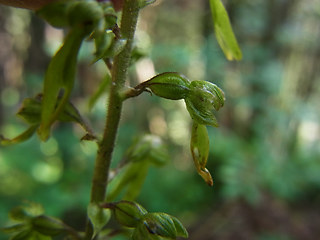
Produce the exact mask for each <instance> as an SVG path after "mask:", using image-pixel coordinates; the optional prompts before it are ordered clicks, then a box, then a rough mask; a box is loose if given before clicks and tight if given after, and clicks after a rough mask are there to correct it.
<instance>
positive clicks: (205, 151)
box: [190, 121, 213, 186]
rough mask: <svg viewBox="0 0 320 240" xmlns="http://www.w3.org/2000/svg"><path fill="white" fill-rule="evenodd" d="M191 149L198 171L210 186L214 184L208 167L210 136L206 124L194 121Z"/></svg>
mask: <svg viewBox="0 0 320 240" xmlns="http://www.w3.org/2000/svg"><path fill="white" fill-rule="evenodd" d="M190 149H191V153H192V158H193V162H194V165H195V167H196V169H197V172H198V173H199V174H200V176H201V177H202V178H203V179H204V180H205V181H206V183H207V184H208V185H209V186H212V185H213V180H212V177H211V175H210V172H209V171H208V170H207V169H206V164H207V160H208V156H209V136H208V132H207V128H206V126H205V125H202V124H198V123H197V122H195V121H194V122H193V125H192V132H191V142H190Z"/></svg>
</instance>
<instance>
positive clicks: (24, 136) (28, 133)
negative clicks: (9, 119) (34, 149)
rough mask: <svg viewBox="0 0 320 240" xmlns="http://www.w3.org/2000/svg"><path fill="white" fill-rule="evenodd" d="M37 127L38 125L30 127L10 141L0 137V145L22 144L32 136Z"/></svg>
mask: <svg viewBox="0 0 320 240" xmlns="http://www.w3.org/2000/svg"><path fill="white" fill-rule="evenodd" d="M38 127H39V125H32V126H30V127H29V128H28V129H27V130H26V131H24V132H23V133H21V134H20V135H18V136H16V137H15V138H12V139H8V138H4V137H3V136H2V135H0V145H4V146H7V145H13V144H18V143H21V142H24V141H26V140H28V139H29V138H31V137H32V136H33V134H34V133H35V132H36V130H37V128H38Z"/></svg>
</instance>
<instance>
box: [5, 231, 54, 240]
mask: <svg viewBox="0 0 320 240" xmlns="http://www.w3.org/2000/svg"><path fill="white" fill-rule="evenodd" d="M51 239H52V238H51V237H50V236H46V235H43V234H41V233H39V232H36V231H32V230H26V231H23V232H20V233H18V234H17V235H15V236H13V237H12V238H11V239H10V240H51Z"/></svg>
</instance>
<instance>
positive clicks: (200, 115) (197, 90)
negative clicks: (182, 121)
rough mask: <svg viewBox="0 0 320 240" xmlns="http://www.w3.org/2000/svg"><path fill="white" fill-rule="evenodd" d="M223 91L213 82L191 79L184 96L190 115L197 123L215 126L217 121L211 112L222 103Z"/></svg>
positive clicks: (217, 108)
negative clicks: (187, 92)
mask: <svg viewBox="0 0 320 240" xmlns="http://www.w3.org/2000/svg"><path fill="white" fill-rule="evenodd" d="M224 100H225V97H224V93H223V91H222V90H221V89H220V88H219V87H217V86H216V85H215V84H213V83H210V82H207V81H193V82H191V83H190V91H189V94H188V96H187V97H186V98H185V102H186V106H187V109H188V111H189V113H190V115H191V117H192V118H193V119H194V120H195V121H197V122H198V123H199V124H204V125H212V126H215V127H217V126H218V122H217V120H216V118H215V116H214V114H213V111H214V110H219V109H220V108H221V107H222V106H223V105H224Z"/></svg>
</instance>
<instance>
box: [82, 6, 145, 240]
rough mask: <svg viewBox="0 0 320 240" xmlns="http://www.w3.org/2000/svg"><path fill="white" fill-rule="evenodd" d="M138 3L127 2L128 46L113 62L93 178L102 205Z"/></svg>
mask: <svg viewBox="0 0 320 240" xmlns="http://www.w3.org/2000/svg"><path fill="white" fill-rule="evenodd" d="M138 2H139V0H125V2H124V6H123V10H122V18H121V27H120V29H121V34H122V37H123V38H125V39H127V44H126V46H125V48H124V50H123V51H122V52H121V53H120V54H119V55H118V56H116V57H115V59H114V64H113V68H112V84H111V88H110V95H109V99H108V113H107V118H106V125H105V129H104V133H103V138H102V140H101V142H100V143H99V146H98V153H97V157H96V161H95V167H94V173H93V179H92V188H91V200H90V202H91V203H97V204H99V203H101V202H103V201H104V200H105V198H106V190H107V185H108V176H109V169H110V164H111V159H112V152H113V149H114V144H115V141H116V136H117V131H118V127H119V121H120V116H121V109H122V102H123V98H122V97H121V94H120V93H121V91H122V89H123V87H124V85H125V81H126V77H127V72H128V67H129V65H130V58H131V52H132V43H133V37H134V33H135V29H136V25H137V20H138V15H139V3H138ZM92 234H93V229H92V225H91V224H90V223H89V222H88V224H87V228H86V234H85V239H88V240H89V239H91V238H92Z"/></svg>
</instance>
